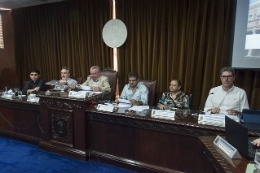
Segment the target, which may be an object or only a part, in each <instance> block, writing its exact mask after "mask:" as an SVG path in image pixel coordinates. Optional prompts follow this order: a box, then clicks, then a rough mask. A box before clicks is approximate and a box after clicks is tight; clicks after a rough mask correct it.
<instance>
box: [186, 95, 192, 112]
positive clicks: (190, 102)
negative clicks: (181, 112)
mask: <svg viewBox="0 0 260 173" xmlns="http://www.w3.org/2000/svg"><path fill="white" fill-rule="evenodd" d="M186 95H187V96H188V97H189V108H190V109H191V106H192V93H186Z"/></svg>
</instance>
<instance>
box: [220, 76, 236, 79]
mask: <svg viewBox="0 0 260 173" xmlns="http://www.w3.org/2000/svg"><path fill="white" fill-rule="evenodd" d="M221 78H222V79H225V78H226V79H231V78H233V76H221Z"/></svg>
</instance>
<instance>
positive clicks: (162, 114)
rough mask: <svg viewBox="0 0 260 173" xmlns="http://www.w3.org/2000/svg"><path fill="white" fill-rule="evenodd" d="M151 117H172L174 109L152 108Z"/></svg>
mask: <svg viewBox="0 0 260 173" xmlns="http://www.w3.org/2000/svg"><path fill="white" fill-rule="evenodd" d="M151 117H152V118H163V119H172V120H174V118H175V111H170V110H158V109H152V115H151Z"/></svg>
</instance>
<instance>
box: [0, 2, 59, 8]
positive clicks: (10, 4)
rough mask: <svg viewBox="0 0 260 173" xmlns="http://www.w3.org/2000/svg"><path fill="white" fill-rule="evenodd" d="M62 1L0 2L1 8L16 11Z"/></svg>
mask: <svg viewBox="0 0 260 173" xmlns="http://www.w3.org/2000/svg"><path fill="white" fill-rule="evenodd" d="M60 1H64V0H0V8H9V9H15V8H21V7H29V6H35V5H41V4H47V3H53V2H60Z"/></svg>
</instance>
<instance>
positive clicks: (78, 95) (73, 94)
mask: <svg viewBox="0 0 260 173" xmlns="http://www.w3.org/2000/svg"><path fill="white" fill-rule="evenodd" d="M88 94H89V92H84V91H70V92H69V97H73V98H83V99H84V98H86V97H87V96H88Z"/></svg>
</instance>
